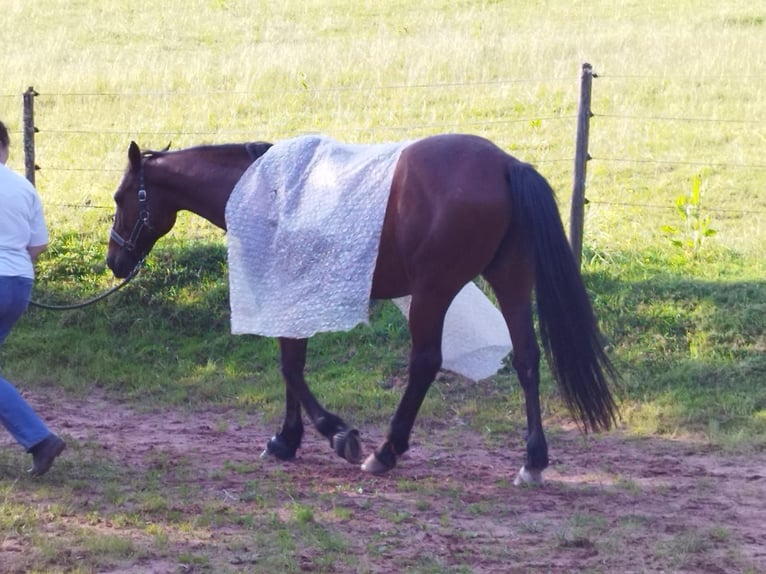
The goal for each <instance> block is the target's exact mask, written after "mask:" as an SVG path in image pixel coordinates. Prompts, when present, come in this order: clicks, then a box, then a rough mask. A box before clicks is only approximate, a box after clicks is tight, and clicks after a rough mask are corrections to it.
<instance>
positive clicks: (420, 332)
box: [362, 293, 452, 474]
mask: <svg viewBox="0 0 766 574" xmlns="http://www.w3.org/2000/svg"><path fill="white" fill-rule="evenodd" d="M451 300H452V297H447V296H442V297H441V298H440V297H439V296H438V295H436V294H435V293H429V294H426V295H421V296H418V295H416V294H413V297H412V302H411V305H410V318H409V325H410V335H411V337H412V349H411V350H410V363H409V379H408V381H407V388H406V389H405V390H404V394H403V395H402V398H401V400H400V401H399V406H398V407H397V409H396V412H395V413H394V416H393V418H392V419H391V424H390V426H389V431H388V435H387V437H386V440H385V442H384V443H383V444H382V445H381V446H380V447H379V448H378V449H377V450H376V451H375V453H373V454H371V455H370V456H369V457H367V460H365V462H364V464H363V465H362V470H364V471H366V472H370V473H372V474H382V473H384V472H386V471H388V470H391V469H392V468H393V467H394V466H395V465H396V459H397V457H399V456H401V455H402V454H404V453H405V452H406V451H407V449H408V448H409V446H410V445H409V440H410V433H411V432H412V427H413V425H414V424H415V418H416V417H417V414H418V411H419V410H420V406H421V405H422V404H423V399H424V398H425V396H426V393H427V392H428V389H429V387H430V386H431V383H432V382H433V380H434V378H435V377H436V373H437V372H438V371H439V368H440V367H441V364H442V352H441V341H442V328H443V326H444V315H445V314H446V312H447V308H448V307H449V304H450V301H451Z"/></svg>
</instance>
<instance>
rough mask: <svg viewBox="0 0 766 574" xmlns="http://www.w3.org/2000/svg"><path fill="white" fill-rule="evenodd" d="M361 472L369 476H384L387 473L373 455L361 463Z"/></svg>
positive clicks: (386, 469)
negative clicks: (367, 473)
mask: <svg viewBox="0 0 766 574" xmlns="http://www.w3.org/2000/svg"><path fill="white" fill-rule="evenodd" d="M362 470H363V471H364V472H369V473H370V474H384V473H386V472H388V468H387V467H386V466H385V465H384V464H383V463H382V462H380V461H379V460H378V459H377V458H375V454H374V453H373V454H371V455H370V456H368V457H367V460H365V461H364V462H363V463H362Z"/></svg>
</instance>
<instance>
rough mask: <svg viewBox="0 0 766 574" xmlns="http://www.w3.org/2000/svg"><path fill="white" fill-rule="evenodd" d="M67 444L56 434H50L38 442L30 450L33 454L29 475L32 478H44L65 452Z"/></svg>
mask: <svg viewBox="0 0 766 574" xmlns="http://www.w3.org/2000/svg"><path fill="white" fill-rule="evenodd" d="M65 448H66V443H65V442H64V441H63V440H61V439H60V438H59V437H57V436H56V435H55V434H49V435H48V436H47V437H45V438H44V439H43V440H41V441H40V442H38V443H37V444H36V445H35V446H33V447H32V448H31V449H29V450H30V452H31V453H32V468H30V469H29V471H28V472H29V474H31V475H32V476H42V475H43V474H45V473H46V472H48V470H50V468H51V465H53V461H54V460H56V457H57V456H58V455H60V454H61V453H62V452H64V449H65Z"/></svg>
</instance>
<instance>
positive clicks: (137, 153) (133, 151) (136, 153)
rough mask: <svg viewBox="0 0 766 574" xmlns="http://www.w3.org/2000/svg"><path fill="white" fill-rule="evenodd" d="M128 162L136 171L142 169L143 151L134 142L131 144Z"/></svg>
mask: <svg viewBox="0 0 766 574" xmlns="http://www.w3.org/2000/svg"><path fill="white" fill-rule="evenodd" d="M128 160H129V161H130V166H131V167H132V168H133V169H134V170H138V169H139V168H140V167H141V150H140V149H139V148H138V144H137V143H136V142H134V141H132V142H130V147H129V148H128Z"/></svg>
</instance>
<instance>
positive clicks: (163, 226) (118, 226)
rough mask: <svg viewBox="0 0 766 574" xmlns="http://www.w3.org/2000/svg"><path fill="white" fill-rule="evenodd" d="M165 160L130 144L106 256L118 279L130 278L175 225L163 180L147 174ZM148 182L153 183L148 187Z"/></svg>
mask: <svg viewBox="0 0 766 574" xmlns="http://www.w3.org/2000/svg"><path fill="white" fill-rule="evenodd" d="M162 157H163V154H162V152H142V151H141V150H140V149H139V148H138V145H136V143H135V142H130V147H129V148H128V167H127V169H126V170H125V174H124V175H123V177H122V181H121V182H120V185H119V187H118V188H117V191H116V192H115V193H114V202H115V204H116V206H117V207H116V210H115V213H114V223H113V224H112V230H111V233H110V238H109V248H108V250H107V255H106V264H107V265H108V266H109V269H111V270H112V272H113V273H114V275H115V276H116V277H119V278H122V277H127V276H128V275H130V273H131V271H133V269H135V267H136V266H137V265H138V264H139V263H140V262H141V261H142V260H143V259H144V257H146V255H147V254H148V253H149V251H151V249H152V247H153V246H154V244H155V243H156V241H157V240H158V239H159V238H160V237H162V236H163V235H165V234H166V233H167V232H168V231H170V229H171V228H172V227H173V225H174V224H175V221H176V210H175V209H170V208H169V207H168V206H167V205H163V201H162V194H161V193H159V192H160V191H161V189H160V183H159V181H160V180H159V178H158V177H156V176H155V177H153V178H152V177H149V176H148V174H147V172H148V171H150V170H148V169H147V168H150V166H152V165H153V164H156V163H158V162H159V161H160V160H161V158H162ZM147 181H151V182H152V183H151V184H149V185H147ZM155 182H156V183H155ZM147 188H148V189H147Z"/></svg>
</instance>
